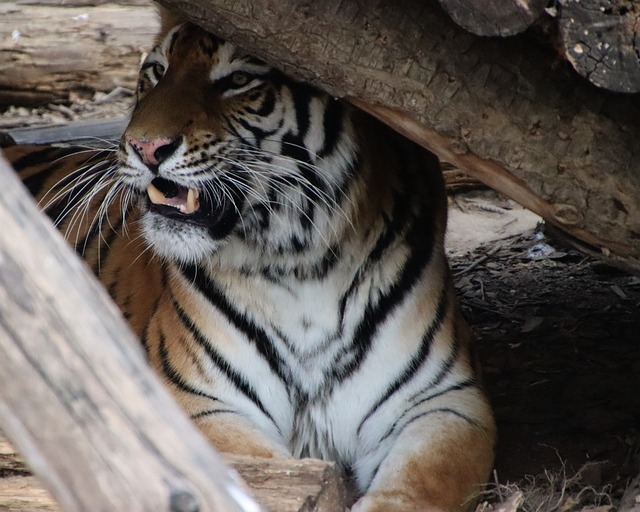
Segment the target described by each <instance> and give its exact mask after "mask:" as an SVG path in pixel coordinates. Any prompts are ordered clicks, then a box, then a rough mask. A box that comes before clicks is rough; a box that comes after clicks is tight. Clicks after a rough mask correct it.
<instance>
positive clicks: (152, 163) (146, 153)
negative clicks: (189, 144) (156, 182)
mask: <svg viewBox="0 0 640 512" xmlns="http://www.w3.org/2000/svg"><path fill="white" fill-rule="evenodd" d="M125 140H126V141H127V142H128V143H129V144H130V145H131V147H132V148H133V150H134V151H135V152H136V154H137V155H138V156H139V157H140V160H142V163H143V164H145V165H146V166H147V167H149V168H151V169H152V170H153V169H157V167H158V166H159V165H160V164H161V163H162V162H164V161H165V160H166V159H167V158H169V157H170V156H171V155H173V154H174V153H175V152H176V149H178V147H179V146H180V144H181V143H182V137H181V136H179V137H176V138H174V139H170V138H168V137H156V138H151V139H136V138H135V137H132V136H131V135H127V136H125Z"/></svg>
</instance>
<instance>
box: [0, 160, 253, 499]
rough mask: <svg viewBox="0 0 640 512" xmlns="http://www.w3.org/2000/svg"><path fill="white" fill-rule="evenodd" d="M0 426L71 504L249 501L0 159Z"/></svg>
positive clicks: (105, 298) (53, 490) (53, 489)
mask: <svg viewBox="0 0 640 512" xmlns="http://www.w3.org/2000/svg"><path fill="white" fill-rule="evenodd" d="M0 179H1V181H2V186H3V189H2V195H1V196H0V225H2V230H0V428H2V430H3V431H4V433H5V434H6V435H7V436H8V437H9V439H10V440H11V441H12V442H13V443H14V444H15V445H16V446H17V448H18V449H19V450H20V453H22V454H23V456H24V457H25V459H26V460H27V462H28V464H29V466H30V467H31V468H32V470H33V471H34V473H35V474H36V475H37V476H38V477H39V478H40V480H41V481H42V482H43V483H44V484H45V485H46V487H47V488H48V489H49V490H50V491H51V493H52V494H53V496H55V498H56V500H57V501H58V503H59V504H60V506H61V508H62V509H64V510H66V511H69V512H72V511H87V510H114V511H118V510H122V511H124V510H126V511H131V512H135V511H158V512H160V511H172V512H178V511H184V512H186V511H194V512H195V511H201V512H204V511H211V512H213V511H219V512H231V511H233V512H236V511H237V512H240V511H256V510H259V508H258V506H257V505H256V504H255V502H254V501H253V500H252V499H251V498H250V497H249V495H248V492H247V491H245V488H244V486H243V484H242V483H241V482H240V480H239V479H237V478H235V477H234V476H232V475H231V474H230V473H228V472H227V470H226V469H225V465H224V464H223V463H222V461H221V459H220V457H219V456H217V455H216V453H215V452H214V451H213V449H212V448H211V447H210V446H209V445H208V443H207V441H206V440H205V439H204V437H203V436H202V435H201V434H200V433H199V432H198V431H197V430H196V428H195V427H194V426H193V424H192V423H191V422H190V421H189V419H188V418H187V417H186V416H185V415H184V413H183V412H182V410H180V409H179V407H178V406H177V405H176V404H175V402H174V401H173V400H172V399H171V397H170V396H169V395H168V393H167V391H166V390H165V389H164V388H163V387H162V385H161V383H160V381H159V379H158V378H157V377H156V375H155V374H154V373H153V372H152V370H151V368H150V367H149V366H148V365H147V364H146V362H145V360H144V356H143V354H142V351H141V349H140V345H139V343H138V341H137V340H136V339H135V337H134V336H133V335H132V334H131V332H130V331H129V329H128V328H127V326H126V324H125V322H124V320H123V319H122V317H121V315H120V313H119V311H118V310H117V309H116V307H115V306H114V305H113V303H112V302H111V301H110V300H109V297H108V296H107V294H106V292H105V291H104V290H103V289H102V287H101V286H100V285H99V284H98V282H97V281H96V280H95V278H94V277H93V275H91V274H90V273H89V271H88V269H87V268H86V267H85V266H84V264H83V263H82V262H81V261H80V260H79V259H78V258H77V257H76V256H75V255H74V253H73V252H72V251H71V249H70V248H69V247H68V246H67V244H66V243H65V241H64V240H63V239H62V238H61V236H60V234H59V233H58V232H57V231H55V229H54V228H53V226H52V225H51V224H50V223H48V222H46V221H45V218H44V216H42V214H41V213H40V212H39V211H38V209H37V207H36V206H35V204H34V203H33V201H32V200H31V198H30V197H29V196H28V194H27V192H26V190H24V188H23V186H22V184H21V183H20V182H19V181H18V179H17V177H16V176H15V175H14V174H13V172H12V170H11V169H10V168H9V167H8V165H7V164H6V162H5V161H4V159H1V158H0Z"/></svg>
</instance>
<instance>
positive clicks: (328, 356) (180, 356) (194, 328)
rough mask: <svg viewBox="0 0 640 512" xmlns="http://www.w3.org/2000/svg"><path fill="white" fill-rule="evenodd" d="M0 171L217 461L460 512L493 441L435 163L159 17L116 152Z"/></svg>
mask: <svg viewBox="0 0 640 512" xmlns="http://www.w3.org/2000/svg"><path fill="white" fill-rule="evenodd" d="M6 151H7V155H8V156H9V158H10V160H11V161H12V162H13V166H14V168H15V169H16V171H17V172H18V173H19V174H20V176H21V178H22V180H23V182H24V184H25V185H26V186H27V187H28V188H29V189H30V191H31V193H32V194H33V195H34V196H35V198H36V199H37V200H38V201H39V202H40V204H41V205H42V207H43V209H44V210H45V211H46V212H47V214H48V215H49V216H50V217H51V218H52V219H53V220H54V221H55V222H56V223H57V225H58V228H59V229H60V230H61V231H62V233H63V234H64V235H65V237H66V238H67V240H69V242H70V243H71V244H72V246H73V247H74V248H75V249H76V251H77V252H78V253H79V254H80V255H82V257H83V258H84V259H85V261H86V262H87V264H88V265H89V266H90V267H91V268H92V270H93V271H94V272H95V273H96V274H97V275H98V277H99V279H100V281H101V282H102V284H103V285H104V287H105V288H106V290H107V291H108V292H109V294H110V295H111V297H112V298H113V300H114V301H115V302H116V304H117V305H118V306H119V308H120V310H121V311H122V314H123V315H124V317H125V318H126V320H127V321H128V323H129V325H130V327H131V329H132V330H133V332H134V333H135V334H136V336H137V337H138V338H139V340H140V343H141V345H142V347H143V349H144V351H145V353H146V356H147V358H148V361H149V362H150V364H151V365H152V367H153V368H154V369H155V370H156V371H157V373H158V374H159V376H160V377H161V379H162V380H163V383H164V384H165V385H166V387H167V388H168V389H169V390H170V391H171V393H172V394H173V396H174V397H175V399H176V400H177V401H178V403H179V404H180V405H181V407H182V408H183V409H184V410H185V411H186V413H187V414H188V415H189V416H190V418H191V419H192V420H193V422H194V423H195V424H196V425H197V426H198V427H199V429H200V430H201V431H202V432H203V433H204V434H205V435H206V437H207V438H208V439H209V440H210V442H211V443H212V444H213V446H214V447H215V448H217V449H218V450H220V451H222V452H225V453H232V454H240V455H251V456H257V457H297V458H304V457H314V458H320V459H325V460H329V461H334V462H335V464H336V466H337V467H338V468H339V469H340V470H341V472H342V474H343V475H344V479H345V482H347V484H348V486H349V488H350V489H351V491H352V496H353V497H352V500H351V504H352V508H351V510H352V511H354V512H383V511H384V512H393V511H398V512H400V511H429V512H436V511H438V512H445V511H446V512H449V511H460V510H470V509H472V508H473V506H474V497H475V496H476V495H477V494H478V493H479V492H480V491H481V487H482V485H483V484H484V483H485V482H486V480H487V478H488V475H489V472H490V470H491V468H492V464H493V457H494V445H495V437H496V436H495V424H494V420H493V416H492V412H491V408H490V405H489V402H488V399H487V397H486V396H485V393H484V391H483V389H482V386H481V383H480V375H479V373H478V371H477V368H476V365H475V363H474V361H473V358H472V357H471V347H470V331H469V328H468V327H467V325H466V323H465V321H464V319H463V317H462V314H461V312H460V308H459V306H458V304H457V302H456V297H455V292H454V288H453V282H452V276H451V273H450V270H449V267H448V262H447V259H446V255H445V251H444V237H445V228H446V223H447V212H446V208H447V203H446V194H445V189H444V184H443V178H442V174H441V172H440V167H439V162H438V159H437V158H436V157H435V156H434V155H433V154H431V153H429V152H428V151H427V150H425V149H424V148H422V147H419V146H418V145H416V144H414V143H413V142H411V141H409V140H407V139H405V138H403V137H402V136H400V135H399V134H397V133H396V132H394V131H393V130H391V129H390V128H388V127H387V126H385V125H384V124H383V123H381V122H379V121H377V120H376V119H374V118H373V117H371V116H369V115H368V114H365V113H363V112H362V111H359V110H358V109H356V108H355V107H353V106H351V105H350V104H349V103H347V102H345V101H343V100H340V99H337V98H333V97H331V96H330V95H328V94H326V93H325V92H323V91H321V90H319V89H317V88H315V87H313V86H311V85H309V84H306V83H303V82H300V81H297V80H294V79H293V78H290V77H288V76H286V75H285V74H283V73H282V72H281V71H279V70H278V69H276V68H274V67H272V66H270V65H269V64H267V63H266V62H264V61H262V60H260V59H258V58H256V57H253V56H251V55H248V54H247V53H245V52H244V51H243V50H242V49H241V48H239V47H237V46H235V45H234V44H232V43H231V42H228V41H225V40H223V39H221V38H219V37H217V36H215V35H213V34H211V33H209V32H207V31H205V30H204V29H202V28H200V27H199V26H197V25H195V24H193V23H190V22H188V21H184V20H180V19H177V18H176V17H175V16H172V15H165V16H164V17H163V27H162V29H161V31H160V34H159V36H158V38H157V41H156V45H155V47H154V48H153V50H152V51H150V52H149V54H148V56H147V57H146V59H145V60H144V63H143V64H142V66H141V69H140V75H139V82H138V86H137V91H136V101H135V107H134V108H133V111H132V116H131V119H130V122H129V124H128V126H127V128H126V130H125V132H124V134H123V135H122V137H121V139H120V141H119V143H118V144H117V145H114V146H113V147H110V148H107V149H103V150H87V149H82V148H64V147H49V148H39V149H34V148H22V147H15V146H14V147H11V148H7V149H6Z"/></svg>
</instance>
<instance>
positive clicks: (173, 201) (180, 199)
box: [147, 180, 200, 215]
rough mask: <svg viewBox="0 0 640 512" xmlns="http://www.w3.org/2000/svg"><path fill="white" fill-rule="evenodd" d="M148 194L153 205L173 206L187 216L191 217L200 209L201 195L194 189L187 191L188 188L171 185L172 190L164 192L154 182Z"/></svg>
mask: <svg viewBox="0 0 640 512" xmlns="http://www.w3.org/2000/svg"><path fill="white" fill-rule="evenodd" d="M155 181H156V180H154V182H155ZM163 182H166V180H163ZM167 183H168V182H167ZM163 188H164V187H163ZM147 194H148V195H149V199H150V200H151V202H152V203H153V204H156V205H164V206H171V207H173V208H175V209H177V210H178V211H180V213H184V214H185V215H191V214H192V213H195V212H196V211H198V209H199V208H200V202H199V201H198V196H199V195H200V194H199V192H198V190H196V189H193V188H189V189H187V188H186V187H180V186H178V185H174V184H171V189H170V190H169V189H167V190H166V191H162V190H160V189H159V188H158V187H157V186H156V185H154V183H153V182H152V183H151V184H150V185H149V186H148V187H147Z"/></svg>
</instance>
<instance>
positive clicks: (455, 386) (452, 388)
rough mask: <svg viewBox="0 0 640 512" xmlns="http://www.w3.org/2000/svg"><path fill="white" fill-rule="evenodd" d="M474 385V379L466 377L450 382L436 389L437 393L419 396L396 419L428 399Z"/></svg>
mask: <svg viewBox="0 0 640 512" xmlns="http://www.w3.org/2000/svg"><path fill="white" fill-rule="evenodd" d="M475 385H476V380H475V379H467V380H463V381H462V382H456V383H455V384H452V385H451V386H449V387H446V388H444V389H442V390H440V391H438V392H437V393H434V394H433V395H429V396H426V397H424V398H421V399H420V400H418V401H417V402H416V403H415V404H413V405H412V406H411V407H410V408H409V409H407V410H406V411H405V412H403V413H402V415H401V416H400V417H399V418H398V419H399V420H400V419H402V418H403V417H404V416H406V415H407V414H409V412H411V411H412V410H414V409H415V408H416V407H418V406H420V405H422V404H423V403H424V402H428V401H429V400H433V399H434V398H438V397H441V396H442V395H446V394H447V393H451V392H452V391H461V390H463V389H467V388H470V387H472V386H475ZM429 388H430V389H431V388H432V386H430V387H429Z"/></svg>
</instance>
